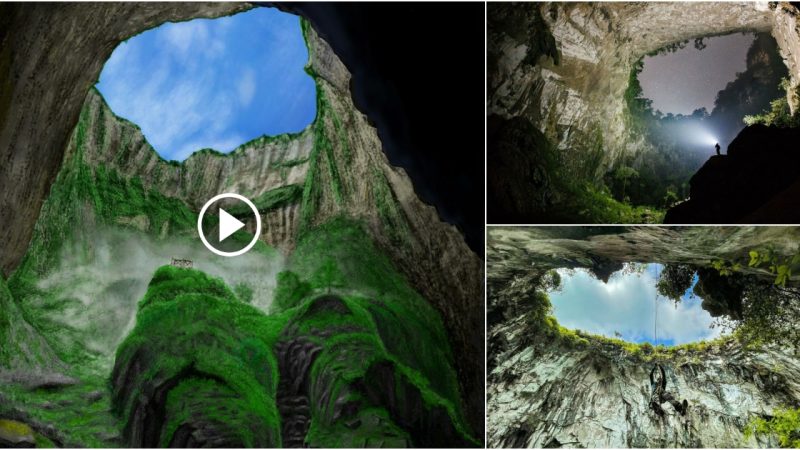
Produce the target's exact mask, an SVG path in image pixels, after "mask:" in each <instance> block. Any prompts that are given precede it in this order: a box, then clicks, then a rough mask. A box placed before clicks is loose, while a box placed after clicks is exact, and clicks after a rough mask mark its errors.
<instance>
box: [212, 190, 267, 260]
mask: <svg viewBox="0 0 800 450" xmlns="http://www.w3.org/2000/svg"><path fill="white" fill-rule="evenodd" d="M223 198H235V199H237V200H241V201H243V202H245V203H247V206H249V207H250V209H251V210H253V214H255V216H256V232H255V234H253V240H251V241H250V243H249V244H247V247H245V248H243V249H241V250H237V251H235V252H223V251H222V250H217V249H216V248H214V246H213V245H211V244H209V243H208V241H207V240H206V236H205V235H204V234H203V216H204V215H205V214H206V210H207V209H208V207H209V206H211V204H212V203H214V202H216V201H217V200H220V199H223ZM197 234H199V235H200V240H201V241H203V245H205V246H206V248H207V249H209V250H211V251H212V252H214V253H216V254H217V255H219V256H227V257H228V258H231V257H234V256H239V255H241V254H242V253H245V252H247V251H248V250H250V249H251V248H253V246H254V245H256V241H258V237H259V236H261V214H259V213H258V208H256V205H254V204H253V202H251V201H250V200H248V199H247V198H246V197H243V196H241V195H239V194H233V193H226V194H219V195H217V196H215V197H214V198H212V199H211V200H209V201H207V202H206V204H205V205H203V208H202V209H201V210H200V214H199V215H198V216H197Z"/></svg>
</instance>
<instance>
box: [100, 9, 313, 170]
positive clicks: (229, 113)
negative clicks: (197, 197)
mask: <svg viewBox="0 0 800 450" xmlns="http://www.w3.org/2000/svg"><path fill="white" fill-rule="evenodd" d="M307 61H308V50H307V49H306V46H305V42H304V41H303V36H302V32H301V29H300V18H299V17H298V16H295V15H292V14H287V13H283V12H280V11H278V10H277V9H275V8H255V9H253V10H250V11H247V12H244V13H240V14H237V15H235V16H230V17H224V18H219V19H213V20H211V19H196V20H192V21H189V22H181V23H167V24H164V25H162V26H160V27H158V28H154V29H152V30H149V31H146V32H144V33H142V34H140V35H138V36H134V37H132V38H131V39H129V40H128V41H127V42H124V43H122V44H120V45H119V46H118V47H117V48H116V49H115V50H114V53H113V54H112V55H111V58H110V59H109V60H108V61H107V62H106V65H105V67H104V68H103V71H102V73H101V74H100V82H99V83H98V84H97V88H98V89H99V90H100V92H101V93H102V94H103V96H104V97H105V99H106V101H107V102H108V104H109V105H110V106H111V109H112V110H113V111H114V112H115V113H116V114H117V115H119V116H122V117H124V118H126V119H128V120H130V121H132V122H134V123H136V124H137V125H139V126H140V127H141V128H142V131H143V132H144V135H145V137H146V138H147V140H148V141H149V142H150V144H151V145H152V146H153V147H154V148H155V149H156V151H157V152H158V153H159V154H160V155H161V156H162V157H164V158H166V159H175V160H179V161H182V160H184V159H186V158H187V157H188V156H189V155H190V154H192V153H193V152H195V151H197V150H200V149H201V148H213V149H215V150H218V151H222V152H229V151H231V150H233V149H235V148H236V147H237V146H239V145H240V144H243V143H245V142H247V141H249V140H251V139H254V138H256V137H259V136H261V135H264V134H268V135H276V134H281V133H287V132H297V131H301V130H302V129H303V128H305V127H306V126H307V125H308V124H310V123H311V122H312V121H313V120H314V115H315V114H316V95H315V86H314V81H313V79H312V78H311V77H310V76H309V75H308V74H306V73H305V72H304V71H303V67H304V66H305V64H306V62H307Z"/></svg>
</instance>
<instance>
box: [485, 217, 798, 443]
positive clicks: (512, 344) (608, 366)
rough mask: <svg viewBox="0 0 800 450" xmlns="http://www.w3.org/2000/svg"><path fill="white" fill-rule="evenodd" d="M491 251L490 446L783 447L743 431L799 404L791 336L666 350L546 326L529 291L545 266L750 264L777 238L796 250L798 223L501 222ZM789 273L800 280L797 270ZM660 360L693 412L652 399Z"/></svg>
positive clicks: (789, 251) (783, 249)
mask: <svg viewBox="0 0 800 450" xmlns="http://www.w3.org/2000/svg"><path fill="white" fill-rule="evenodd" d="M487 238H488V248H487V288H488V313H487V314H488V317H487V320H488V332H487V333H488V335H487V340H488V343H489V344H488V348H487V355H488V375H487V417H488V421H487V444H488V445H489V446H490V447H540V448H554V447H562V446H563V447H570V448H592V447H599V448H606V447H608V448H622V447H650V448H656V447H668V448H669V447H705V448H715V447H721V448H737V447H743V446H748V447H776V446H778V442H777V441H776V440H774V439H773V438H767V437H763V436H762V437H758V438H756V437H751V438H748V439H745V437H744V429H745V428H746V426H747V424H748V422H749V421H750V419H751V418H755V417H767V416H769V415H772V414H773V413H774V412H775V410H776V409H778V408H783V407H796V406H797V405H798V404H800V383H798V381H797V380H798V376H800V358H799V357H798V356H800V353H798V351H797V349H796V348H793V347H792V346H789V345H770V346H762V347H760V348H752V349H746V348H743V347H742V346H741V345H740V344H739V343H738V341H735V340H727V341H719V342H717V343H713V344H711V345H708V346H705V347H703V346H697V347H695V348H684V349H681V350H678V351H676V352H673V353H666V352H665V353H660V354H658V355H653V354H648V353H646V352H644V351H643V352H642V353H636V352H629V351H627V350H625V349H623V348H622V347H621V346H620V345H619V344H618V343H615V342H612V341H609V340H606V339H598V338H595V337H592V336H589V335H582V336H581V339H579V340H575V341H571V340H568V339H560V338H559V337H557V336H553V335H550V334H547V333H543V332H542V329H541V327H540V326H539V324H538V323H537V322H533V321H532V320H531V319H530V317H529V316H528V313H529V311H530V308H531V306H530V304H531V302H530V301H529V300H528V299H527V298H526V294H529V293H530V291H531V289H535V288H533V287H531V286H532V285H531V284H530V283H529V281H530V280H531V279H533V278H535V274H536V273H542V272H543V271H546V270H550V269H554V268H563V267H571V268H578V267H580V268H587V269H589V270H591V271H594V272H602V270H603V269H604V268H606V269H607V268H609V267H614V266H615V265H616V268H617V269H620V268H622V263H623V262H630V261H637V262H647V263H651V262H659V263H662V264H663V263H688V264H702V265H707V264H708V263H709V262H710V261H711V260H714V259H726V260H728V261H739V262H742V261H744V262H745V263H744V264H742V266H743V267H742V269H740V270H741V271H742V272H745V273H748V274H750V275H754V276H759V277H764V279H768V280H772V279H773V278H774V275H773V274H770V273H768V272H766V271H764V270H762V269H758V268H751V267H747V264H746V261H747V260H748V258H749V257H748V254H747V253H748V251H749V250H751V249H754V248H763V247H766V246H771V247H772V248H773V249H774V251H775V252H776V254H779V255H783V256H787V255H788V256H791V255H794V254H796V253H797V252H798V250H799V249H798V242H799V241H800V228H798V227H752V226H751V227H714V228H713V232H712V231H711V229H710V227H542V228H536V227H530V228H523V229H520V228H518V227H517V228H515V227H495V228H492V229H491V230H489V232H488V235H487ZM791 282H793V283H796V282H798V277H793V278H792V280H791ZM656 362H658V363H661V364H662V365H663V366H664V367H665V371H666V372H667V380H668V381H667V390H668V391H670V392H672V393H673V394H675V395H676V396H677V397H678V399H679V400H682V399H684V398H685V399H686V400H687V401H688V404H689V409H688V413H687V414H686V415H685V416H682V415H680V414H678V413H677V412H676V411H675V410H674V408H673V407H672V406H670V405H667V404H665V405H663V408H664V410H665V413H666V414H665V417H664V418H659V417H658V416H657V415H656V414H655V413H654V412H653V411H652V410H651V409H650V408H649V406H648V405H649V396H650V386H649V373H650V370H651V369H652V368H653V366H654V364H655V363H656Z"/></svg>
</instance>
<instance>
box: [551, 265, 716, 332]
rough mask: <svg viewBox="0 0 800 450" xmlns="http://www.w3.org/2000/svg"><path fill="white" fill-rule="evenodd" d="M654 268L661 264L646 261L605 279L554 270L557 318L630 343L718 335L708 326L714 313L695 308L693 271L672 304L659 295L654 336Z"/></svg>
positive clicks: (553, 299)
mask: <svg viewBox="0 0 800 450" xmlns="http://www.w3.org/2000/svg"><path fill="white" fill-rule="evenodd" d="M657 270H658V272H659V273H660V271H661V265H660V264H648V265H647V268H646V269H645V271H644V272H643V273H639V274H637V273H633V274H627V275H626V274H623V273H621V272H617V273H615V274H614V275H613V276H612V277H611V279H609V281H608V283H603V282H602V281H600V280H598V279H597V278H595V277H594V276H593V275H591V274H589V273H588V272H586V271H585V270H581V269H578V270H575V271H572V272H570V271H566V270H559V273H560V274H561V284H562V290H561V291H560V292H551V293H550V300H551V302H552V303H553V312H554V314H555V316H556V319H558V322H559V323H560V324H561V325H563V326H565V327H567V328H572V329H580V330H583V331H588V332H591V333H595V334H602V335H604V336H608V337H615V336H614V332H615V331H617V332H619V333H620V334H622V339H624V340H626V341H630V342H650V343H654V344H655V343H657V344H664V345H677V344H684V343H687V342H696V341H699V340H706V339H713V338H715V337H717V336H719V334H720V329H719V328H716V329H712V328H710V325H711V322H712V321H713V318H712V317H711V315H710V314H708V312H707V311H705V310H703V309H702V308H701V307H700V304H701V303H702V299H700V298H699V297H694V296H692V295H691V294H692V289H693V288H694V284H695V283H697V276H695V279H694V283H692V287H691V288H689V289H688V290H687V291H686V293H684V295H683V298H682V301H681V302H680V303H679V304H678V306H677V308H676V306H675V304H674V302H672V301H671V300H669V299H667V298H665V297H661V296H659V297H658V301H657V307H658V342H655V341H654V340H653V319H654V308H655V307H656V306H655V305H654V300H653V299H654V298H655V296H656V287H655V282H656V271H657Z"/></svg>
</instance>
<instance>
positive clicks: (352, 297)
mask: <svg viewBox="0 0 800 450" xmlns="http://www.w3.org/2000/svg"><path fill="white" fill-rule="evenodd" d="M359 236H363V232H362V231H361V229H360V227H359V225H358V224H355V223H351V222H349V221H344V220H343V221H335V222H333V223H331V224H328V225H327V226H326V227H322V228H319V229H315V230H313V231H310V232H309V235H307V236H306V239H307V240H305V239H304V240H303V241H301V242H307V245H306V246H305V249H306V251H308V252H319V254H320V256H321V258H320V259H321V260H322V261H323V263H322V264H320V265H313V264H309V263H308V261H306V260H304V258H303V257H302V254H301V256H300V257H299V258H298V262H297V264H296V265H294V266H293V267H294V268H296V269H297V270H300V271H301V273H302V274H304V275H305V274H309V275H310V276H309V279H310V280H311V281H310V282H306V281H298V282H296V283H294V284H293V286H292V287H287V286H282V288H283V289H284V290H286V289H290V290H292V291H293V292H291V293H290V294H291V295H295V297H296V298H295V302H294V303H293V304H284V305H283V306H282V307H276V310H275V311H274V313H273V314H271V315H265V314H264V313H263V312H261V311H259V310H257V309H255V308H252V307H250V306H249V305H246V304H244V303H242V302H241V301H240V300H239V299H237V298H236V296H235V295H234V294H233V293H232V292H231V291H230V290H229V289H228V288H227V287H226V286H225V284H224V283H223V282H222V281H221V280H218V279H214V278H211V277H208V276H207V275H205V274H203V273H201V272H198V271H196V270H191V269H179V268H175V267H170V266H166V267H162V268H160V269H159V270H158V271H157V272H156V274H155V276H154V277H153V279H152V281H151V283H150V286H149V288H148V291H147V293H146V294H145V296H144V297H143V298H142V300H141V301H140V303H139V313H138V315H137V323H136V327H135V328H134V329H133V331H132V332H131V334H130V335H129V336H128V337H127V338H126V340H125V342H124V343H123V344H122V345H121V346H120V349H119V351H118V353H117V358H116V363H115V367H114V372H113V376H112V384H113V393H114V394H113V401H114V406H115V411H117V413H118V414H119V416H120V418H121V420H122V424H123V428H122V429H123V442H124V443H126V444H128V445H133V446H166V445H181V446H182V445H189V444H191V445H214V446H230V445H233V446H278V445H281V444H282V445H283V446H312V447H317V446H323V447H362V446H396V447H405V446H431V447H450V446H473V445H477V444H478V441H477V440H475V439H474V438H472V437H470V434H471V433H469V432H468V431H467V427H466V425H465V424H464V421H463V411H462V410H461V401H460V398H459V394H458V386H457V382H456V377H455V372H454V370H453V366H452V363H451V362H450V361H452V356H451V355H450V354H449V350H448V349H447V346H446V345H442V343H441V341H440V339H443V328H442V325H441V322H440V321H438V320H436V319H435V317H436V316H435V315H432V316H429V317H433V318H434V319H432V320H431V319H427V320H426V319H424V316H423V315H422V314H421V313H422V312H424V311H421V312H420V313H418V314H419V315H418V316H417V318H418V319H419V321H418V320H413V317H410V316H409V314H410V313H409V312H408V310H405V309H404V308H409V307H413V306H416V307H417V308H425V307H427V308H429V306H427V305H426V304H425V303H424V301H423V300H422V299H421V298H420V297H419V296H418V295H417V294H415V293H414V292H413V291H412V290H410V289H408V287H407V285H406V283H405V282H404V280H403V279H402V277H399V276H398V275H397V274H396V272H394V271H393V270H392V269H391V266H387V265H386V263H387V261H386V260H385V257H382V256H381V255H379V254H378V253H376V252H375V250H374V248H373V247H372V246H371V244H370V243H369V242H368V241H366V242H365V241H363V237H362V238H359ZM348 238H349V239H348ZM359 241H360V242H359ZM320 242H326V243H328V244H332V245H327V246H326V247H327V248H330V249H331V253H329V254H326V253H325V252H324V251H320V248H319V247H318V245H319V244H320ZM302 247H303V246H302V245H301V248H302ZM334 254H338V255H339V258H338V259H337V260H336V261H347V262H348V263H345V264H342V265H340V264H333V265H331V264H329V263H326V262H325V261H331V260H329V259H326V258H327V257H332V256H333V255H334ZM357 255H359V256H360V257H361V259H362V260H363V262H362V263H361V264H363V266H359V265H358V264H356V263H355V261H356V260H357V259H358V258H356V256H357ZM370 266H371V267H374V269H373V270H374V273H373V274H372V275H377V274H378V273H380V274H382V275H383V277H380V278H370V274H364V268H365V267H370ZM286 278H287V277H285V276H284V277H282V279H286ZM294 278H295V279H296V280H299V277H297V276H296V275H295V276H294ZM377 280H381V281H377ZM383 280H385V281H383ZM368 286H369V287H372V288H374V289H377V288H379V287H383V290H382V291H381V292H382V293H379V291H370V290H368ZM292 288H294V289H292ZM297 289H299V291H298V290H297ZM298 293H299V294H298ZM369 294H373V295H374V296H373V295H369ZM404 303H405V304H404ZM396 314H402V316H396ZM398 336H405V337H406V338H408V339H410V341H405V342H404V343H405V344H406V348H414V349H415V350H416V352H415V353H414V354H412V352H410V351H408V350H405V349H403V348H402V347H401V346H399V345H397V344H396V342H397V341H396V340H395V339H396V338H397V337H398ZM408 344H411V345H408Z"/></svg>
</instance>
